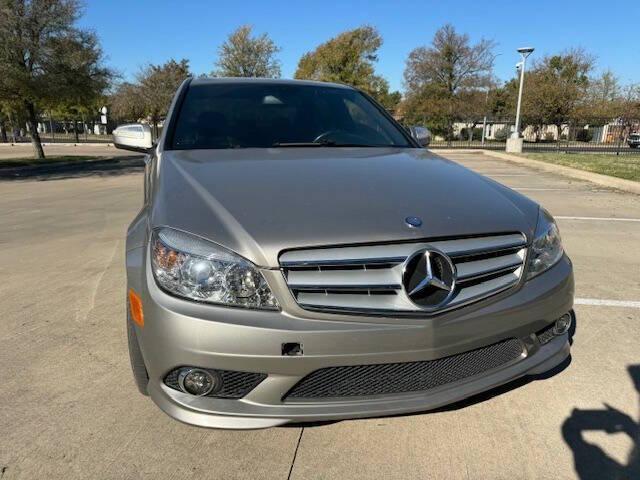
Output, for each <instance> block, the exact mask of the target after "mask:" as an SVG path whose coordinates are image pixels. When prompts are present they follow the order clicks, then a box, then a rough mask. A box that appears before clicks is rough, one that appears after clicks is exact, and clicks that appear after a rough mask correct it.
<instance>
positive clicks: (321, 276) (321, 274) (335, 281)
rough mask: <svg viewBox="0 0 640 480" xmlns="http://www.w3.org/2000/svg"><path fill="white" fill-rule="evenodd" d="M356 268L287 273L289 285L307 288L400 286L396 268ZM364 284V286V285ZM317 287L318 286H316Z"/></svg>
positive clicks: (294, 287) (292, 271)
mask: <svg viewBox="0 0 640 480" xmlns="http://www.w3.org/2000/svg"><path fill="white" fill-rule="evenodd" d="M400 267H401V265H398V266H397V267H396V268H390V269H386V268H385V269H369V270H367V269H365V268H363V269H358V270H324V271H323V270H290V271H289V272H288V274H287V281H288V283H289V287H290V288H293V289H309V288H311V287H313V286H315V287H319V288H322V289H327V290H331V289H334V288H340V287H342V288H348V287H361V288H369V287H371V288H396V289H398V288H401V287H402V285H401V282H400V281H398V279H399V278H400V277H401V275H402V272H401V271H399V272H397V271H396V269H398V268H400ZM365 286H366V287H365ZM316 289H318V288H316Z"/></svg>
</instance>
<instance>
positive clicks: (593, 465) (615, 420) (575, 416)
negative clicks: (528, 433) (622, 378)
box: [562, 365, 640, 480]
mask: <svg viewBox="0 0 640 480" xmlns="http://www.w3.org/2000/svg"><path fill="white" fill-rule="evenodd" d="M627 370H628V372H629V375H630V376H631V379H632V381H633V383H634V386H635V388H636V391H637V392H638V393H639V394H640V365H630V366H628V367H627ZM604 406H605V408H604V409H600V410H580V409H578V408H574V409H573V411H572V412H571V416H570V417H569V418H567V419H566V420H565V422H564V423H563V424H562V437H563V438H564V441H565V442H567V445H569V447H571V450H572V451H573V460H574V465H575V470H576V473H577V474H578V477H579V478H580V479H581V480H596V479H597V480H600V479H605V478H606V479H632V478H636V479H637V478H640V423H638V422H636V421H635V420H634V419H633V418H631V417H630V416H629V415H627V414H626V413H624V412H621V411H620V410H617V409H616V408H613V407H611V406H610V405H608V404H606V403H605V404H604ZM587 431H601V432H606V433H608V434H614V433H623V434H625V435H627V436H628V437H629V438H630V439H631V441H632V442H633V446H632V448H631V452H630V453H629V456H628V460H627V464H626V465H622V464H620V463H618V462H617V461H616V460H615V459H613V458H611V457H610V456H609V455H607V454H606V452H604V451H603V450H602V449H601V448H600V447H598V446H597V445H594V444H592V443H589V442H587V441H586V440H585V439H584V438H583V435H582V434H583V432H587Z"/></svg>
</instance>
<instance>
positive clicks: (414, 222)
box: [404, 217, 422, 228]
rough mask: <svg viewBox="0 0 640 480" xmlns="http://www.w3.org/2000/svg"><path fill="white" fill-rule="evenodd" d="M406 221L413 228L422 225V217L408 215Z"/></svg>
mask: <svg viewBox="0 0 640 480" xmlns="http://www.w3.org/2000/svg"><path fill="white" fill-rule="evenodd" d="M404 222H405V223H406V224H407V225H408V226H409V227H411V228H418V227H421V226H422V219H421V218H420V217H407V218H405V219H404Z"/></svg>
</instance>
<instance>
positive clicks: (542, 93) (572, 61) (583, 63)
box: [512, 49, 594, 136]
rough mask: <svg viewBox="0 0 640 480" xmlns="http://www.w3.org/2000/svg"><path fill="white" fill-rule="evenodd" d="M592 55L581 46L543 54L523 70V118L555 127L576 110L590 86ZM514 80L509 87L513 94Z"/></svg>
mask: <svg viewBox="0 0 640 480" xmlns="http://www.w3.org/2000/svg"><path fill="white" fill-rule="evenodd" d="M593 64H594V60H593V57H591V56H590V55H588V54H587V53H586V52H585V51H584V50H582V49H572V50H568V51H566V52H564V53H561V54H559V55H550V56H546V57H544V58H542V59H540V60H538V61H536V62H534V63H533V67H532V69H531V71H530V72H528V73H525V80H524V93H523V97H522V111H523V117H524V118H525V119H526V121H528V122H529V123H534V124H539V125H542V124H551V125H555V126H556V128H557V129H558V136H560V132H561V129H562V125H563V124H564V123H566V122H567V121H568V120H569V119H570V118H571V117H572V116H575V115H576V114H577V112H578V107H580V105H581V104H582V102H583V101H584V98H585V96H586V93H587V89H588V87H589V74H590V73H591V71H592V70H593ZM515 83H516V81H515V79H514V80H513V85H514V86H513V87H512V90H513V91H514V95H515Z"/></svg>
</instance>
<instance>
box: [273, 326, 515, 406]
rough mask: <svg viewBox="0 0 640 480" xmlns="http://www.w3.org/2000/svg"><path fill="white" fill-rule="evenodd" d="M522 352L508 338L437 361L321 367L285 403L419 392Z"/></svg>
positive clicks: (500, 363) (507, 360) (485, 369)
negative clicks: (289, 400)
mask: <svg viewBox="0 0 640 480" xmlns="http://www.w3.org/2000/svg"><path fill="white" fill-rule="evenodd" d="M523 353H524V350H523V345H522V343H521V342H520V341H519V340H517V339H515V338H512V339H509V340H505V341H503V342H500V343H496V344H493V345H489V346H487V347H483V348H479V349H477V350H472V351H469V352H465V353H460V354H458V355H453V356H450V357H445V358H440V359H438V360H429V361H424V362H407V363H386V364H379V365H355V366H344V367H329V368H323V369H321V370H316V371H315V372H313V373H311V374H309V375H307V376H306V377H304V378H303V379H302V380H300V381H299V382H298V383H297V384H296V385H295V386H294V387H293V388H292V389H291V390H290V391H289V392H288V393H287V394H286V395H285V400H286V399H287V398H291V399H313V398H327V397H332V398H340V397H356V396H370V395H388V394H395V393H408V392H422V391H426V390H430V389H433V388H437V387H441V386H443V385H447V384H451V383H454V382H458V381H461V380H465V379H468V378H471V377H473V376H475V375H479V374H481V373H485V372H488V371H490V370H493V369H495V368H498V367H501V366H504V365H506V364H508V363H510V362H514V361H516V360H518V359H519V358H522V355H523Z"/></svg>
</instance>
